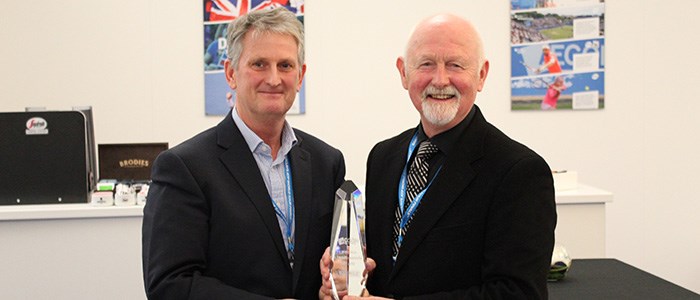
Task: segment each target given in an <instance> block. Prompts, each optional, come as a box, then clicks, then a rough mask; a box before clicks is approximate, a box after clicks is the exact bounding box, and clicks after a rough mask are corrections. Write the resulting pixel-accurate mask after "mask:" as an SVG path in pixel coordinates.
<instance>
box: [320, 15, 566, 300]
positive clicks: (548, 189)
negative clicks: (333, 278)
mask: <svg viewBox="0 0 700 300" xmlns="http://www.w3.org/2000/svg"><path fill="white" fill-rule="evenodd" d="M396 67H397V69H398V71H399V75H400V78H401V83H402V85H403V87H404V89H406V90H408V94H409V97H410V99H411V102H412V103H413V106H414V107H415V109H416V110H417V111H418V113H419V114H420V123H419V124H418V126H416V127H415V128H411V129H408V130H406V131H404V132H403V133H401V134H399V135H397V136H395V137H392V138H389V139H387V140H385V141H382V142H379V143H378V144H377V145H375V146H374V148H373V149H372V151H371V152H370V154H369V158H368V160H367V178H366V189H365V195H366V201H365V203H366V205H367V207H366V214H365V217H366V219H365V230H366V241H367V257H369V258H372V259H373V261H372V260H370V259H368V263H367V269H368V270H369V269H373V270H372V271H371V273H370V275H369V278H368V280H367V290H368V291H369V293H370V294H371V295H375V298H378V297H376V296H381V297H390V298H396V299H546V298H547V286H546V277H547V272H548V270H549V264H550V258H551V255H552V249H553V246H554V227H555V224H556V211H555V204H554V187H553V180H552V173H551V170H550V168H549V167H548V166H547V163H546V162H545V161H544V159H542V157H540V156H539V155H537V154H536V153H535V152H534V151H532V150H530V149H529V148H527V147H526V146H524V145H522V144H520V143H518V142H516V141H514V140H512V139H510V138H508V137H507V136H506V135H505V134H504V133H503V132H501V131H500V130H498V129H497V128H496V127H494V126H493V125H491V124H490V123H489V122H487V121H486V119H485V117H484V116H483V114H482V113H481V110H480V109H479V107H478V106H476V105H475V104H474V102H475V100H476V96H477V94H478V93H479V92H481V90H482V89H483V87H484V83H485V81H486V77H487V75H488V71H489V61H488V60H487V59H486V57H485V56H484V51H483V46H482V43H481V39H480V37H479V34H478V33H477V31H476V29H474V26H473V25H472V24H471V23H470V22H468V21H466V20H464V19H462V18H461V17H458V16H455V15H451V14H440V15H436V16H432V17H430V18H427V19H425V20H423V21H422V22H420V23H419V24H418V26H416V28H415V30H414V31H413V34H412V35H411V37H410V39H409V41H408V44H407V47H406V54H405V56H403V57H399V58H398V59H397V61H396ZM375 263H376V264H375ZM330 265H331V261H330V257H329V255H328V252H326V255H324V257H323V260H322V261H321V263H320V267H321V272H323V278H324V284H323V287H322V289H321V290H320V296H321V298H328V297H329V290H330V288H331V284H330V282H329V281H328V278H329V276H328V268H329V266H330ZM344 299H345V300H348V299H355V297H346V298H344Z"/></svg>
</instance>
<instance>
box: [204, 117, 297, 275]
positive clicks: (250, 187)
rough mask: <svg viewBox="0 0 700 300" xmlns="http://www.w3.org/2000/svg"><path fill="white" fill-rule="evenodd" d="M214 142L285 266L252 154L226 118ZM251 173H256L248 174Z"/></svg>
mask: <svg viewBox="0 0 700 300" xmlns="http://www.w3.org/2000/svg"><path fill="white" fill-rule="evenodd" d="M217 141H218V144H219V146H221V147H223V148H225V149H226V151H224V152H223V153H222V154H221V156H220V157H219V159H220V160H221V162H222V163H223V164H224V166H226V168H227V169H228V171H229V172H231V175H233V177H234V178H235V180H236V181H237V182H238V184H239V185H240V187H241V189H242V190H243V192H244V193H245V194H246V196H247V197H248V199H249V200H250V201H251V202H252V203H253V205H255V208H256V209H257V211H258V214H259V215H260V218H261V219H262V220H263V223H264V224H265V228H267V231H268V233H269V234H270V238H271V239H272V240H273V241H274V243H275V247H276V248H277V250H278V251H279V254H280V256H281V257H282V258H283V259H284V260H285V261H287V262H288V258H287V250H286V248H285V246H284V241H283V240H282V232H281V231H280V228H279V222H278V221H277V216H276V215H275V209H274V207H272V202H271V200H270V195H269V194H268V192H267V187H265V182H264V181H263V179H262V177H261V176H260V172H259V171H257V170H259V168H258V165H257V163H256V162H255V158H253V154H252V153H251V152H250V148H248V144H246V141H245V139H244V138H243V135H242V134H241V132H240V130H239V129H238V127H237V126H236V124H235V123H234V122H233V119H232V118H231V116H230V114H229V115H227V116H226V117H225V118H224V120H223V121H222V122H221V123H219V125H218V126H217ZM251 170H255V171H257V172H251ZM232 196H234V195H232Z"/></svg>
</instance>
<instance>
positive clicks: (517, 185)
mask: <svg viewBox="0 0 700 300" xmlns="http://www.w3.org/2000/svg"><path fill="white" fill-rule="evenodd" d="M492 201H493V202H492V206H491V207H490V209H489V217H488V221H487V224H486V232H485V236H484V238H485V243H484V263H483V265H482V274H483V281H482V282H483V284H482V285H481V286H476V287H472V288H469V289H466V290H455V291H446V292H442V293H439V294H431V295H421V296H416V297H406V298H405V299H547V285H546V276H547V272H548V270H549V266H550V263H551V255H552V249H553V247H554V228H555V225H556V218H557V217H556V207H555V200H554V187H553V180H552V175H551V171H550V168H549V167H548V166H547V163H546V162H544V160H543V159H542V158H541V157H539V156H529V157H526V158H523V159H521V160H519V161H517V162H516V163H514V164H513V165H512V167H511V168H510V170H509V171H508V172H507V173H506V175H505V176H504V177H503V178H502V181H501V183H500V184H499V185H498V187H497V190H496V192H495V196H494V199H493V200H492Z"/></svg>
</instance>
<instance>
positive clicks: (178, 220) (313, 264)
mask: <svg viewBox="0 0 700 300" xmlns="http://www.w3.org/2000/svg"><path fill="white" fill-rule="evenodd" d="M294 133H295V135H296V137H297V141H298V142H297V144H296V145H295V146H294V147H293V148H292V150H291V152H290V154H289V158H290V162H291V168H292V180H293V188H294V202H295V203H294V205H295V214H296V217H295V222H296V235H295V239H296V240H295V246H296V247H295V263H294V268H293V269H292V268H291V267H290V266H289V260H288V258H287V254H286V253H287V251H286V248H285V246H284V241H283V238H282V233H281V231H280V229H279V225H278V222H277V217H276V216H275V211H274V208H273V206H272V203H271V200H270V196H269V195H268V192H267V189H266V187H265V183H264V181H263V179H262V177H261V175H260V171H259V169H258V166H257V164H256V163H255V159H254V158H253V154H252V153H251V152H250V150H249V148H248V145H247V144H246V142H245V140H244V139H243V136H242V135H241V132H240V131H239V130H238V128H237V127H236V125H235V123H234V122H233V119H232V118H231V115H230V114H229V115H227V116H226V117H225V118H224V120H223V121H222V122H221V123H219V125H218V126H216V127H213V128H211V129H209V130H207V131H204V132H202V133H200V134H199V135H197V136H195V137H193V138H192V139H190V140H188V141H185V142H183V143H182V144H180V145H178V146H176V147H173V148H172V149H169V150H167V151H165V152H163V153H162V154H160V155H159V156H158V158H157V159H156V160H155V162H154V164H153V171H152V180H153V184H152V185H151V187H150V190H149V194H148V201H147V203H146V206H145V208H144V219H143V270H144V281H145V287H146V294H147V295H148V297H149V298H150V299H258V298H260V299H264V298H267V297H273V298H299V299H317V298H318V290H319V288H320V285H321V276H320V272H319V269H318V263H319V260H320V258H321V255H322V254H323V251H324V250H325V248H326V247H327V246H328V245H329V244H330V227H331V219H332V215H333V214H332V211H333V204H334V195H335V190H336V189H337V188H338V187H339V186H340V185H341V183H342V182H343V178H344V176H345V163H344V159H343V156H342V154H341V153H340V151H338V150H337V149H334V148H332V147H331V146H329V145H327V144H326V143H324V142H322V141H321V140H319V139H317V138H315V137H313V136H311V135H308V134H306V133H304V132H302V131H299V130H296V129H295V131H294ZM263 296H264V297H263Z"/></svg>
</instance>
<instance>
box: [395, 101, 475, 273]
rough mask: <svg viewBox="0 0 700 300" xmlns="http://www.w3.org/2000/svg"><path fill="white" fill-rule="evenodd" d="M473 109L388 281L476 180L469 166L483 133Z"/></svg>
mask: <svg viewBox="0 0 700 300" xmlns="http://www.w3.org/2000/svg"><path fill="white" fill-rule="evenodd" d="M474 108H475V109H477V111H476V115H475V116H474V119H473V120H472V122H471V124H469V127H467V128H466V129H465V130H464V133H462V134H461V136H459V137H458V139H457V141H455V146H454V149H453V150H452V153H450V155H449V157H447V159H446V160H445V163H444V165H443V166H442V169H441V171H440V174H438V176H437V177H436V178H435V182H433V185H432V186H431V187H430V188H429V189H428V191H427V192H426V193H425V196H424V197H423V200H422V201H421V203H420V206H419V208H418V211H417V212H416V216H415V218H414V219H413V220H412V222H411V227H410V228H409V230H408V232H407V234H406V236H405V237H404V242H403V244H402V245H401V249H400V251H399V256H398V257H397V260H396V265H395V268H394V270H393V272H392V275H391V278H393V277H394V276H395V275H396V274H397V272H399V271H400V269H401V267H402V266H403V265H404V264H405V263H406V261H407V260H409V257H410V256H411V255H412V254H413V252H414V251H415V250H416V248H417V247H418V246H419V245H420V243H422V242H423V240H424V239H425V237H426V235H427V234H428V232H430V230H431V229H432V228H433V226H434V225H435V224H436V223H437V222H438V220H439V219H440V218H441V217H442V215H443V214H444V213H445V212H446V211H447V209H449V208H450V206H452V203H453V202H454V201H455V200H457V198H458V197H459V195H460V194H462V192H463V191H464V189H466V188H467V186H468V185H469V183H470V182H471V181H472V180H473V179H474V177H475V176H476V172H475V171H474V169H473V168H472V166H471V164H472V163H473V162H474V161H476V160H478V159H479V158H481V157H482V156H483V149H482V147H483V139H484V136H485V132H486V131H485V126H484V124H485V120H484V119H483V116H482V115H481V112H480V111H479V110H478V108H477V107H476V106H474ZM467 201H468V200H467Z"/></svg>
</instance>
